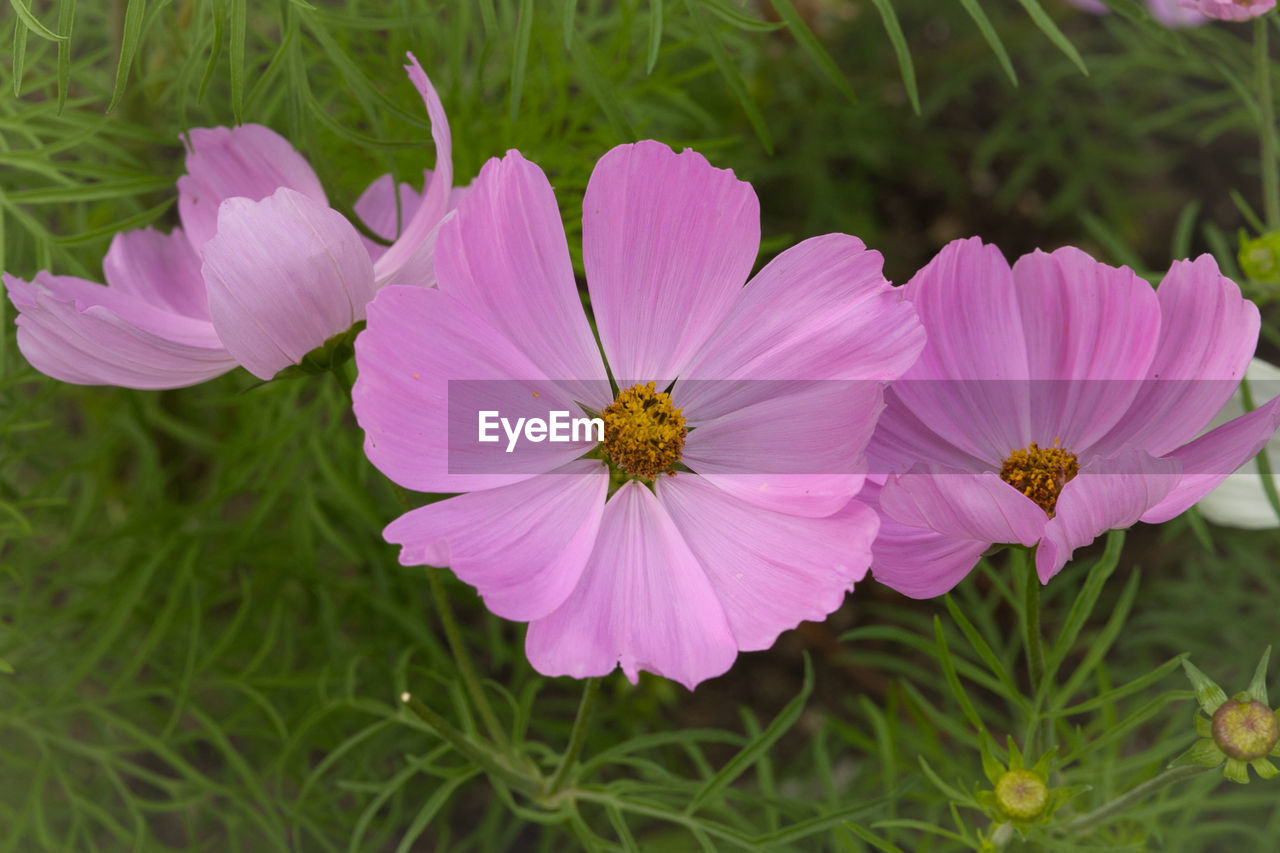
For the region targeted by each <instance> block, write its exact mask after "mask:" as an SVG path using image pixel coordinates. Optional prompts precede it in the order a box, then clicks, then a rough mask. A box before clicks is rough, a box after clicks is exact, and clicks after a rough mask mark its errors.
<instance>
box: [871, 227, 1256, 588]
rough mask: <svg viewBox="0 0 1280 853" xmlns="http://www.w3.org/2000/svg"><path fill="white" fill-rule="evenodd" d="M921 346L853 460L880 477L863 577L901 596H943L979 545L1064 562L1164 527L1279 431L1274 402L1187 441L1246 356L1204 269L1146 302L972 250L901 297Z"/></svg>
mask: <svg viewBox="0 0 1280 853" xmlns="http://www.w3.org/2000/svg"><path fill="white" fill-rule="evenodd" d="M906 293H907V298H908V299H909V300H910V301H911V302H912V304H913V305H915V307H916V310H917V311H918V312H919V315H920V319H921V322H923V323H924V326H925V329H926V331H927V333H928V344H927V345H926V347H925V350H924V353H923V355H922V356H921V358H920V361H919V362H918V363H917V364H916V365H915V367H913V368H912V369H911V371H909V372H908V374H907V375H906V376H904V377H903V379H902V380H901V381H900V382H898V383H896V384H895V385H894V387H893V388H891V389H890V391H889V393H888V395H887V397H886V400H887V408H886V410H885V414H884V416H883V417H882V418H881V421H880V424H879V425H878V427H877V429H876V433H875V436H874V438H873V439H872V443H871V447H870V448H869V450H868V453H869V455H870V457H871V459H872V463H873V465H875V466H876V469H875V470H878V471H879V472H883V473H885V474H886V475H887V479H886V480H885V482H884V485H883V487H882V488H880V489H879V494H878V500H879V507H880V511H881V516H882V521H883V523H882V525H881V531H880V536H879V538H878V539H877V541H876V545H875V563H874V565H873V569H872V571H873V573H874V574H875V576H876V578H877V579H878V580H880V581H882V582H883V583H886V584H888V585H889V586H892V587H894V588H895V589H897V590H899V591H901V592H903V593H905V594H907V595H911V596H915V597H920V598H926V597H930V596H934V595H940V594H942V593H944V592H946V591H947V590H949V589H951V588H952V587H953V586H955V585H956V584H957V583H958V582H959V581H960V580H961V578H963V577H964V576H965V575H966V574H967V573H968V572H969V570H970V569H971V568H972V567H973V566H974V564H975V563H976V562H977V560H978V558H979V556H981V554H982V553H983V552H984V551H985V550H987V549H988V548H989V547H991V545H992V544H993V543H998V542H1004V543H1019V544H1022V545H1025V546H1037V551H1036V567H1037V570H1038V572H1039V576H1040V579H1041V581H1043V582H1047V581H1048V580H1049V578H1051V577H1052V576H1053V575H1055V574H1057V573H1058V571H1060V570H1061V569H1062V567H1063V565H1065V564H1066V562H1067V560H1068V559H1070V557H1071V553H1072V551H1073V550H1075V549H1076V548H1079V547H1081V546H1083V545H1087V544H1089V543H1090V542H1092V541H1093V539H1094V538H1095V537H1096V536H1098V535H1099V534H1100V533H1102V532H1104V531H1106V530H1108V529H1112V528H1120V527H1128V526H1129V525H1132V524H1134V523H1136V522H1137V521H1140V520H1141V521H1147V522H1159V521H1165V520H1167V519H1170V518H1172V517H1174V516H1175V515H1178V514H1179V513H1181V512H1182V511H1183V510H1185V509H1187V508H1188V507H1190V506H1191V505H1192V504H1193V503H1195V502H1196V501H1197V500H1199V499H1200V498H1201V497H1203V496H1204V495H1205V494H1206V493H1207V492H1208V491H1209V490H1210V489H1212V488H1213V487H1214V486H1216V485H1217V484H1218V483H1219V482H1221V481H1222V480H1223V479H1224V478H1225V477H1226V476H1227V475H1228V474H1229V473H1230V472H1231V471H1233V470H1235V469H1236V468H1237V467H1239V466H1240V464H1242V463H1243V462H1244V461H1245V460H1247V459H1249V458H1250V457H1251V456H1253V455H1254V454H1255V453H1257V452H1258V450H1259V448H1261V447H1262V445H1263V444H1264V443H1265V442H1266V441H1267V439H1269V438H1270V437H1271V435H1272V434H1273V433H1274V432H1275V430H1276V427H1277V425H1278V424H1280V398H1278V399H1276V400H1274V401H1272V402H1269V403H1267V404H1266V405H1264V406H1261V407H1259V408H1258V409H1256V410H1254V411H1253V412H1250V413H1249V414H1247V415H1244V416H1243V417H1240V418H1237V419H1235V420H1233V421H1230V422H1229V423H1227V424H1225V425H1223V426H1221V427H1219V428H1217V429H1215V430H1212V431H1211V432H1209V433H1206V434H1205V435H1203V436H1200V437H1198V438H1197V436H1198V435H1199V434H1200V432H1201V431H1202V430H1203V429H1204V427H1205V426H1206V425H1207V424H1208V423H1209V422H1210V420H1212V418H1213V417H1214V415H1215V414H1217V413H1218V411H1219V410H1220V409H1221V408H1222V406H1223V404H1224V403H1225V402H1226V401H1227V399H1228V398H1229V397H1230V396H1231V393H1232V391H1233V390H1234V389H1235V386H1236V385H1237V383H1238V382H1239V380H1240V378H1241V377H1242V376H1243V375H1244V371H1245V367H1246V365H1248V363H1249V358H1250V356H1251V355H1252V354H1253V349H1254V346H1255V345H1256V343H1257V337H1258V328H1259V318H1258V309H1257V308H1256V307H1255V306H1254V305H1253V303H1251V302H1248V301H1247V300H1245V299H1244V298H1243V297H1241V295H1240V290H1239V288H1237V287H1236V285H1235V284H1234V283H1232V282H1231V281H1230V280H1228V279H1226V278H1224V277H1223V276H1222V275H1221V273H1219V271H1218V267H1217V264H1215V263H1214V261H1213V259H1212V258H1211V257H1209V256H1203V257H1201V258H1199V259H1197V260H1195V261H1178V262H1176V263H1174V264H1173V266H1172V267H1171V268H1170V270H1169V272H1168V274H1167V275H1166V276H1165V278H1164V280H1163V281H1162V282H1161V283H1160V286H1159V289H1158V290H1152V288H1151V287H1150V285H1148V284H1147V283H1146V282H1145V281H1143V280H1142V279H1140V278H1139V277H1138V276H1137V275H1135V274H1134V273H1133V272H1132V271H1131V270H1129V269H1127V268H1119V269H1117V268H1115V267H1110V266H1107V265H1105V264H1101V263H1098V262H1097V261H1095V260H1093V259H1092V258H1090V257H1089V256H1088V255H1086V254H1085V253H1084V252H1081V251H1079V250H1078V249H1071V248H1067V249H1060V250H1058V251H1056V252H1053V253H1052V254H1044V253H1042V252H1036V253H1035V254H1032V255H1027V256H1025V257H1023V258H1021V259H1020V260H1019V261H1018V262H1017V263H1016V264H1014V266H1013V268H1012V269H1010V267H1009V265H1008V263H1007V262H1006V261H1005V259H1004V257H1003V256H1002V255H1001V254H1000V252H999V250H997V249H996V248H995V247H994V246H987V245H984V244H983V243H982V242H981V241H979V240H978V239H977V238H973V239H970V240H960V241H956V242H954V243H951V244H950V245H948V246H947V247H946V248H944V249H943V250H942V251H941V252H940V253H939V254H938V256H937V257H936V258H934V259H933V260H932V261H931V262H930V263H929V264H928V265H927V266H926V267H925V268H924V269H922V270H921V271H920V272H919V273H917V274H916V276H915V277H914V278H913V279H912V280H911V281H910V282H909V283H908V284H907V286H906Z"/></svg>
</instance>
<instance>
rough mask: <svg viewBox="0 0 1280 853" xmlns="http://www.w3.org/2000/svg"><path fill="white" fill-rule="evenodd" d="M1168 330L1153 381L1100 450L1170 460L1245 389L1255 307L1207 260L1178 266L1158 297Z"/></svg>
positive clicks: (1152, 373) (1162, 332)
mask: <svg viewBox="0 0 1280 853" xmlns="http://www.w3.org/2000/svg"><path fill="white" fill-rule="evenodd" d="M1156 297H1157V298H1158V299H1159V302H1160V312H1161V316H1162V325H1161V328H1160V344H1159V349H1158V350H1157V352H1156V355H1155V359H1154V361H1153V362H1152V364H1151V368H1150V370H1149V371H1148V373H1147V377H1146V378H1147V380H1148V381H1147V382H1145V383H1143V387H1142V390H1141V392H1140V393H1139V394H1138V397H1137V399H1136V400H1135V401H1134V403H1133V405H1132V407H1131V409H1130V412H1129V415H1128V417H1126V418H1124V419H1123V420H1121V421H1120V423H1118V424H1117V425H1116V427H1115V429H1113V430H1112V431H1111V433H1110V434H1109V435H1108V436H1106V437H1105V438H1104V439H1102V440H1101V441H1100V442H1099V444H1098V447H1097V451H1098V452H1099V453H1103V454H1108V455H1110V454H1114V453H1116V452H1118V451H1119V449H1120V448H1123V447H1141V448H1143V449H1144V450H1146V451H1147V452H1148V453H1150V454H1151V455H1152V456H1164V455H1166V454H1168V453H1169V451H1171V450H1173V449H1174V448H1176V447H1181V446H1182V445H1183V444H1186V443H1187V442H1188V441H1190V440H1191V439H1193V438H1195V436H1196V435H1197V434H1198V433H1199V432H1200V431H1201V430H1202V429H1204V427H1205V426H1206V425H1207V424H1208V423H1209V422H1210V421H1211V420H1213V416H1214V415H1216V414H1217V413H1218V412H1219V411H1220V410H1221V409H1222V407H1223V406H1224V405H1226V403H1227V401H1228V400H1230V399H1231V395H1232V393H1233V392H1234V391H1235V389H1236V387H1237V386H1238V385H1239V382H1240V379H1241V378H1243V377H1244V373H1245V370H1246V369H1248V367H1249V359H1250V358H1251V357H1252V356H1253V351H1254V348H1255V347H1256V345H1257V341H1258V329H1259V324H1260V321H1259V318H1258V309H1257V307H1256V306H1255V305H1254V304H1253V303H1252V302H1249V301H1248V300H1246V299H1244V298H1243V297H1242V296H1241V295H1240V288H1239V287H1237V286H1236V285H1235V283H1234V282H1233V281H1231V280H1230V279H1228V278H1226V277H1225V276H1223V275H1222V274H1221V273H1220V272H1219V271H1218V265H1217V263H1216V262H1215V261H1214V260H1213V258H1212V257H1211V256H1209V255H1202V256H1200V257H1199V258H1197V259H1196V260H1194V261H1175V262H1174V264H1173V266H1172V267H1170V268H1169V272H1168V274H1166V275H1165V277H1164V280H1163V281H1161V282H1160V287H1159V289H1158V290H1157V291H1156Z"/></svg>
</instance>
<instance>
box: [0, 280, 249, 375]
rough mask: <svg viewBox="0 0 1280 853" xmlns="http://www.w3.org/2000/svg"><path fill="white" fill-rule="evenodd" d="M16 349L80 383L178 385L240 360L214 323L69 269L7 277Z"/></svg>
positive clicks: (42, 366)
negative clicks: (25, 278) (69, 273)
mask: <svg viewBox="0 0 1280 853" xmlns="http://www.w3.org/2000/svg"><path fill="white" fill-rule="evenodd" d="M4 283H5V286H6V287H7V288H8V291H9V298H10V300H11V301H12V302H13V305H14V307H15V308H17V309H18V317H17V321H16V322H17V326H18V348H19V349H20V350H21V351H22V354H23V355H24V356H25V357H26V359H27V361H29V362H31V364H32V366H34V367H35V368H36V369H37V370H39V371H40V372H42V373H45V374H47V375H49V376H52V377H54V378H55V379H61V380H62V381H64V382H74V383H76V384H79V385H120V386H123V387H126V388H144V389H157V388H180V387H183V386H186V385H194V384H196V383H198V382H204V381H205V380H208V379H212V378H213V377H215V376H218V375H220V374H223V373H226V372H227V371H228V370H231V369H232V368H234V367H235V364H236V363H235V360H234V359H232V358H231V356H229V355H228V354H227V352H226V350H224V349H223V348H222V345H221V343H220V342H219V341H218V337H217V335H216V334H215V333H214V330H213V325H212V324H211V323H208V322H205V321H201V320H195V319H192V318H190V317H183V316H181V315H179V314H175V313H172V312H169V311H165V310H163V309H160V308H156V307H154V306H152V305H149V304H147V303H145V302H143V301H141V300H139V299H138V298H137V297H135V296H131V295H129V294H125V293H118V292H114V291H113V289H112V288H108V287H103V286H102V285H98V284H94V283H92V282H88V281H83V280H81V279H75V278H70V277H66V276H52V275H49V274H48V273H40V274H39V275H37V276H36V279H35V281H34V282H31V283H28V282H26V281H23V280H22V279H19V278H16V277H14V276H11V275H5V276H4Z"/></svg>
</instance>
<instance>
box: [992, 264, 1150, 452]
mask: <svg viewBox="0 0 1280 853" xmlns="http://www.w3.org/2000/svg"><path fill="white" fill-rule="evenodd" d="M1013 281H1014V286H1015V292H1016V293H1017V297H1018V306H1019V308H1020V310H1021V314H1022V328H1023V332H1024V334H1025V335H1026V347H1027V362H1028V370H1029V371H1030V375H1031V377H1032V382H1031V383H1030V385H1029V390H1030V395H1031V400H1030V402H1031V408H1030V414H1031V433H1032V437H1033V440H1035V441H1038V442H1039V443H1040V445H1041V446H1043V447H1050V446H1052V445H1053V442H1054V441H1055V440H1057V441H1060V442H1061V444H1062V446H1063V447H1067V448H1074V449H1075V450H1076V452H1079V451H1081V450H1083V449H1085V448H1088V447H1089V446H1091V445H1092V444H1093V442H1095V441H1097V440H1098V439H1099V438H1101V437H1102V436H1103V435H1105V434H1106V433H1107V430H1109V429H1110V428H1111V427H1112V426H1114V425H1115V424H1116V422H1117V421H1119V420H1120V419H1121V418H1122V417H1123V416H1124V414H1125V413H1126V412H1127V411H1128V409H1129V406H1130V405H1131V404H1132V403H1133V399H1134V397H1135V395H1137V393H1138V391H1139V389H1140V387H1141V386H1140V383H1139V382H1138V381H1137V380H1140V379H1142V378H1143V377H1144V376H1146V374H1147V369H1148V367H1149V366H1150V365H1151V360H1152V358H1153V357H1154V356H1155V353H1156V346H1157V343H1158V342H1159V339H1160V306H1159V304H1158V302H1157V301H1156V294H1155V291H1153V290H1152V289H1151V286H1150V285H1149V284H1147V283H1146V282H1145V281H1143V280H1142V279H1140V278H1138V276H1137V274H1136V273H1134V272H1133V270H1130V269H1128V268H1127V267H1124V268H1117V267H1111V266H1107V265H1106V264H1103V263H1099V262H1098V261H1095V260H1094V259H1093V258H1091V257H1089V256H1088V255H1086V254H1085V253H1084V252H1082V251H1080V250H1079V249H1075V248H1071V247H1067V248H1063V249H1059V250H1057V251H1056V252H1053V253H1052V254H1045V253H1044V252H1039V251H1037V252H1034V253H1033V254H1030V255H1025V256H1023V257H1022V258H1020V259H1018V262H1017V263H1015V264H1014V265H1013ZM1010 449H1015V448H1010Z"/></svg>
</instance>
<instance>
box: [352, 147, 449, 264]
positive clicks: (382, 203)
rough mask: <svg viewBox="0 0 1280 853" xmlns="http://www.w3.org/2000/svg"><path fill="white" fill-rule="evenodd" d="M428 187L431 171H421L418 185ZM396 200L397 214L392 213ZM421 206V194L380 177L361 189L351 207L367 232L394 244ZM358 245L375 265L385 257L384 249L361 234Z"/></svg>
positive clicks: (394, 210)
mask: <svg viewBox="0 0 1280 853" xmlns="http://www.w3.org/2000/svg"><path fill="white" fill-rule="evenodd" d="M430 183H431V170H430V169H426V170H424V171H423V177H422V185H423V186H424V187H425V186H428V185H429V184H430ZM397 195H398V196H399V204H400V208H399V211H397V210H396V196H397ZM421 205H422V194H421V193H419V192H418V191H417V190H415V189H414V188H413V187H411V186H410V185H409V184H407V183H401V184H397V183H396V182H395V178H394V177H393V176H392V175H389V174H388V175H383V176H382V177H380V178H377V179H375V180H374V181H373V183H371V184H369V186H368V187H366V188H365V191H364V192H362V193H361V194H360V198H358V199H356V203H355V205H354V206H353V210H355V213H356V216H359V217H360V221H361V222H363V223H364V224H365V225H366V226H367V227H368V228H369V230H370V231H372V232H373V233H374V234H377V235H378V236H379V237H381V238H382V239H384V240H395V239H396V237H398V236H399V235H400V234H402V233H403V232H404V230H405V226H406V225H408V224H409V221H410V220H411V219H413V215H414V213H416V212H417V210H418V208H419V207H420V206H421ZM360 241H361V242H362V243H364V247H365V249H367V250H368V251H369V257H370V258H372V259H373V260H374V262H375V263H376V262H377V260H378V258H381V257H382V256H383V255H385V254H386V253H387V247H386V246H384V245H382V244H381V243H375V242H374V241H372V240H370V239H369V238H368V237H366V236H364V235H363V234H361V235H360Z"/></svg>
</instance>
